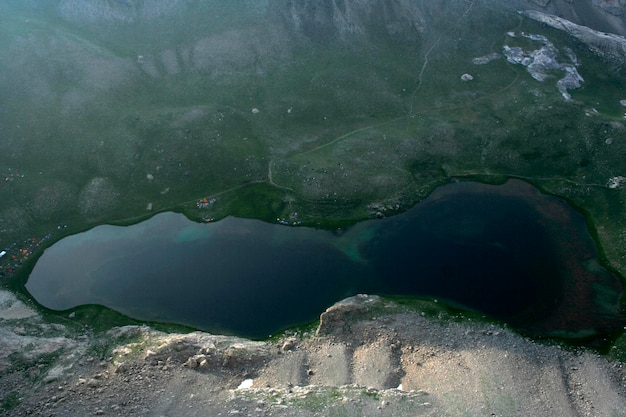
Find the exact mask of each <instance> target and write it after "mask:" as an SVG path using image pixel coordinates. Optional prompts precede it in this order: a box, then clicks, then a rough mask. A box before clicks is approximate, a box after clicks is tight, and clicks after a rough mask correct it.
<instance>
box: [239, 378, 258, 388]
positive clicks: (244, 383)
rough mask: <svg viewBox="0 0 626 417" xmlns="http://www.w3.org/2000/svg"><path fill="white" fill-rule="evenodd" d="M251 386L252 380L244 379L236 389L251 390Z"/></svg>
mask: <svg viewBox="0 0 626 417" xmlns="http://www.w3.org/2000/svg"><path fill="white" fill-rule="evenodd" d="M252 384H254V380H252V379H250V378H248V379H244V380H243V381H242V382H241V384H239V386H238V387H237V389H250V388H252Z"/></svg>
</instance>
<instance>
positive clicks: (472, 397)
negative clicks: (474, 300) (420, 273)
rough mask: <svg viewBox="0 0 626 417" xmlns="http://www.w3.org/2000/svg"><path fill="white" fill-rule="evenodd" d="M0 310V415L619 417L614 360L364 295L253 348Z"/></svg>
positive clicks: (623, 403)
mask: <svg viewBox="0 0 626 417" xmlns="http://www.w3.org/2000/svg"><path fill="white" fill-rule="evenodd" d="M0 306H1V307H2V310H1V312H0V320H1V327H0V332H1V333H2V334H1V335H0V345H1V346H0V352H2V354H0V376H1V377H0V401H1V403H2V406H3V413H0V415H6V416H24V415H38V416H39V415H40V416H88V415H125V416H220V415H221V416H238V415H242V416H352V415H354V416H363V415H367V416H462V415H468V416H476V415H497V416H530V415H532V416H544V415H545V416H548V415H551V416H556V415H558V416H620V415H626V393H625V392H624V391H625V390H624V384H625V383H626V372H625V371H624V368H623V364H621V363H617V362H610V361H608V360H606V359H605V358H603V357H601V356H599V355H597V354H595V353H592V352H590V351H586V350H570V349H564V348H561V347H559V346H557V345H546V344H538V343H535V342H533V341H531V340H529V339H526V338H523V337H520V336H519V335H517V334H515V333H513V332H511V331H509V330H507V329H505V328H502V327H499V326H496V325H492V324H485V323H478V322H473V321H468V320H467V319H466V320H463V321H461V320H458V319H457V318H455V317H454V316H450V315H449V314H448V313H444V312H440V313H439V316H438V317H436V316H435V317H433V316H432V310H431V312H430V313H429V314H426V313H424V312H420V311H416V310H415V309H408V308H405V307H401V306H398V305H396V304H394V303H391V302H389V301H385V300H382V299H380V298H378V297H376V296H366V295H361V296H356V297H352V298H349V299H346V300H344V301H342V302H340V303H337V304H336V305H334V306H333V307H331V308H329V309H328V310H327V311H326V312H324V313H323V314H322V316H321V320H320V324H319V326H318V328H317V329H316V330H310V331H300V332H292V333H288V334H285V335H284V336H282V337H280V338H277V339H275V340H271V341H267V342H255V341H250V340H245V339H238V338H234V337H227V336H216V335H210V334H206V333H202V332H194V333H190V334H165V333H161V332H158V331H155V330H153V329H151V328H149V327H136V326H127V327H122V328H115V329H113V330H111V331H109V332H107V333H106V334H104V335H100V336H94V335H89V334H78V335H77V334H75V332H74V331H70V330H69V328H66V327H65V326H63V325H58V324H50V323H46V322H45V321H44V320H43V319H42V318H41V317H39V316H38V315H37V314H36V313H35V312H33V311H32V310H30V309H29V308H28V307H26V306H25V305H23V304H22V303H21V302H20V301H17V300H16V299H15V298H14V297H13V296H12V295H10V294H9V293H2V299H1V300H0ZM442 311H443V310H442Z"/></svg>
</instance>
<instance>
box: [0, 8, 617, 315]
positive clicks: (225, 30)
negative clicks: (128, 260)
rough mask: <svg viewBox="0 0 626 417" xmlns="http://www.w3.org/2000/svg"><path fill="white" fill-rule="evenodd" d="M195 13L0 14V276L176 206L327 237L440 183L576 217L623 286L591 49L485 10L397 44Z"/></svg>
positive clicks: (609, 143) (605, 107)
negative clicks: (573, 63) (512, 52)
mask: <svg viewBox="0 0 626 417" xmlns="http://www.w3.org/2000/svg"><path fill="white" fill-rule="evenodd" d="M50 3H54V2H50ZM196 3H197V2H196ZM196 3H190V4H187V5H185V6H184V7H179V8H174V9H173V11H172V12H171V13H169V14H164V15H160V16H159V17H156V18H154V19H136V20H135V21H133V22H121V21H111V20H107V19H102V20H100V21H98V20H97V19H96V20H93V19H92V20H89V19H86V20H83V21H80V19H74V20H72V18H71V16H70V17H67V16H64V15H63V14H62V13H59V12H58V10H56V9H55V8H54V7H53V6H51V5H47V3H45V4H46V6H45V7H44V6H42V7H40V8H39V9H37V8H30V7H29V6H28V5H24V4H23V2H17V1H8V2H5V3H4V4H2V5H1V6H0V97H1V98H0V126H1V127H0V248H4V247H6V248H8V251H7V252H8V254H7V256H5V257H4V258H2V259H0V272H1V273H2V276H0V279H2V281H3V282H4V283H9V284H11V281H10V280H11V279H10V278H8V277H10V276H14V274H15V272H16V271H17V272H18V274H19V273H20V272H21V273H22V274H23V275H22V279H21V280H20V282H22V283H23V281H24V280H23V278H25V276H26V274H27V271H28V270H29V268H31V267H32V262H33V260H34V259H36V257H37V255H38V254H39V253H40V252H41V250H42V248H44V247H45V246H46V245H48V244H50V243H52V242H53V241H55V240H57V239H60V238H61V237H63V236H64V235H67V234H69V233H75V232H77V231H80V230H85V229H86V228H89V227H92V226H94V225H97V224H100V223H118V224H129V223H133V222H137V221H140V220H143V219H145V218H146V217H148V216H151V215H153V214H154V213H156V212H160V211H166V210H175V211H182V212H183V213H185V214H186V215H187V216H188V217H189V218H191V219H194V220H197V221H213V220H219V219H220V218H223V217H225V216H228V215H236V216H242V217H254V218H259V219H263V220H266V221H276V219H289V218H290V216H293V213H298V218H297V220H298V221H299V222H301V224H303V225H310V226H315V227H321V228H337V227H343V226H346V225H349V224H352V223H354V222H357V221H359V220H362V219H365V218H368V217H371V216H373V215H374V214H375V213H376V211H377V210H375V209H372V207H374V206H376V207H378V206H381V205H382V206H384V207H386V208H388V210H387V211H386V214H393V213H397V212H399V211H402V210H405V209H407V208H409V207H411V206H412V205H414V204H416V203H417V202H419V201H420V200H421V199H423V198H424V197H426V196H427V195H428V194H429V193H430V192H431V191H432V190H433V189H434V188H435V187H437V186H439V185H441V184H444V183H446V182H449V181H454V180H457V179H467V180H478V181H486V182H502V181H504V180H505V179H506V178H510V177H515V178H521V179H525V180H527V181H529V182H532V183H533V184H535V185H537V186H539V187H540V188H541V189H543V190H544V191H545V192H547V193H551V194H554V195H557V196H561V197H563V198H566V199H567V200H568V201H570V202H571V203H572V204H574V205H575V206H576V207H578V208H580V209H581V211H583V212H584V213H585V214H586V216H587V218H588V220H589V226H590V228H591V229H592V231H593V233H594V234H595V237H596V239H597V241H598V243H599V245H600V248H601V250H602V254H603V260H604V261H605V262H606V264H607V265H608V266H610V267H612V268H613V269H614V270H615V271H617V272H618V273H620V274H621V275H624V273H626V217H625V216H624V198H625V197H626V196H625V193H626V191H625V190H626V189H625V188H622V187H621V183H620V186H617V187H615V188H611V187H609V186H608V184H609V180H610V179H611V178H615V177H621V176H622V175H626V162H625V161H624V159H623V158H622V157H621V155H624V154H625V151H626V149H625V147H626V127H625V125H624V118H623V114H624V107H622V106H621V105H620V104H619V100H620V99H624V98H626V97H620V96H619V95H618V94H619V92H623V91H626V81H625V78H624V77H623V74H622V73H621V72H620V71H623V70H621V69H619V68H615V67H613V66H612V65H611V64H610V63H607V62H604V61H602V60H600V59H599V58H598V57H597V56H595V55H594V54H593V53H591V52H590V51H589V49H588V48H587V47H586V46H585V45H582V44H580V43H578V42H577V41H575V40H573V39H571V38H568V37H566V36H565V35H564V34H562V33H561V32H559V31H557V30H554V29H550V28H547V27H544V26H542V25H539V24H538V23H536V22H533V21H530V20H527V19H524V18H522V17H520V16H519V15H517V14H515V13H513V12H510V11H504V10H500V9H498V8H497V7H496V6H493V5H491V3H489V2H485V3H482V2H473V3H476V4H474V6H473V8H468V4H467V3H466V2H462V1H459V2H457V1H450V2H445V4H444V5H441V6H439V5H438V6H437V8H436V9H437V10H425V12H424V16H427V17H426V18H425V21H424V22H421V24H423V25H424V27H422V28H421V30H416V31H415V33H412V34H404V35H403V36H402V37H401V39H400V38H399V39H395V38H393V37H389V36H386V35H385V36H377V35H378V32H377V31H378V30H380V28H379V27H373V28H372V29H371V31H370V32H366V33H365V35H363V36H360V35H357V34H353V35H351V36H348V38H345V39H343V40H341V39H339V38H338V39H337V40H335V41H330V42H326V43H324V42H321V43H320V42H318V41H316V40H315V39H312V38H310V37H307V36H306V34H302V33H299V32H298V31H297V30H296V29H294V28H293V27H292V26H290V24H289V22H287V23H285V17H284V16H277V15H276V14H275V13H274V11H273V9H272V8H271V7H270V6H267V8H266V9H264V8H263V7H262V6H259V7H252V6H251V5H250V4H248V2H245V1H233V2H226V3H225V2H212V1H209V2H200V3H198V4H196ZM42 4H44V3H42ZM194 7H197V9H194ZM421 7H424V8H426V9H427V8H429V7H432V6H430V5H428V4H425V5H423V6H421ZM365 29H367V27H365ZM509 31H513V32H515V33H517V34H519V33H521V32H525V33H534V34H542V35H545V36H547V37H548V38H549V39H550V41H551V42H552V43H554V45H555V46H556V47H557V48H558V49H559V51H561V55H559V58H558V59H560V60H561V61H567V58H566V56H567V55H566V52H565V51H566V50H567V48H569V49H571V50H572V51H573V52H574V53H575V55H576V56H577V58H578V61H579V62H581V65H580V66H579V67H578V70H579V72H580V74H581V75H582V77H583V78H584V79H585V82H584V83H583V87H582V88H581V89H578V90H571V91H570V93H571V94H572V97H573V100H572V101H565V100H564V99H563V97H562V96H561V94H560V92H559V91H558V89H557V87H556V81H557V80H558V77H559V76H560V75H559V74H558V73H556V72H555V73H554V74H553V75H554V78H548V79H547V80H545V81H543V82H539V81H537V80H535V79H533V78H532V77H531V76H530V74H529V73H528V72H527V71H526V69H525V68H523V67H521V66H518V65H514V64H511V63H509V62H507V61H506V59H505V58H504V57H503V56H502V49H503V47H504V45H509V46H521V47H523V48H530V49H533V48H539V47H540V46H541V43H538V42H537V41H532V40H530V39H527V38H523V37H520V36H517V37H515V38H513V37H510V36H508V35H507V32H509ZM490 54H496V56H497V57H496V58H494V59H493V60H492V61H491V62H488V63H485V64H481V65H478V64H474V63H472V60H473V59H474V58H478V57H484V56H488V55H490ZM464 73H469V74H471V75H472V77H473V80H472V81H466V82H464V81H462V80H461V75H462V74H464ZM210 197H213V198H215V202H214V203H213V204H212V205H211V206H210V207H207V208H199V207H198V205H197V204H196V203H197V202H198V201H199V200H200V199H202V198H210ZM11 285H13V284H11ZM83 313H84V314H86V315H87V316H89V317H91V316H90V315H89V314H87V313H88V310H84V311H81V312H80V314H83ZM77 314H79V313H77ZM109 319H110V318H107V319H106V320H105V321H108V320H109ZM111 320H113V321H114V322H117V319H111Z"/></svg>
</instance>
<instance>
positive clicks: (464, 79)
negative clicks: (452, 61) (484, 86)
mask: <svg viewBox="0 0 626 417" xmlns="http://www.w3.org/2000/svg"><path fill="white" fill-rule="evenodd" d="M473 79H474V77H472V76H471V75H470V74H467V73H465V74H463V75H461V80H463V81H472V80H473Z"/></svg>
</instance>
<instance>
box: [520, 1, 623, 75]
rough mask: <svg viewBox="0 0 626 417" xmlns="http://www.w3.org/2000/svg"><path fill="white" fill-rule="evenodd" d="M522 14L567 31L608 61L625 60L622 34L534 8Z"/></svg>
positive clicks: (620, 62)
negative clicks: (612, 32)
mask: <svg viewBox="0 0 626 417" xmlns="http://www.w3.org/2000/svg"><path fill="white" fill-rule="evenodd" d="M524 15H525V16H527V17H529V18H531V19H534V20H537V21H538V22H542V23H545V24H547V25H549V26H552V27H554V28H556V29H559V30H562V31H564V32H566V33H568V34H569V35H571V36H573V37H575V38H576V39H578V40H579V41H581V42H583V43H584V44H586V45H587V46H589V48H591V49H592V50H593V51H594V52H596V53H597V54H598V55H600V56H602V57H604V58H606V59H609V60H610V61H613V62H616V63H618V64H623V63H625V62H626V38H624V37H623V36H619V35H615V34H610V33H604V32H599V31H596V30H593V29H590V28H588V27H585V26H581V25H577V24H575V23H572V22H570V21H568V20H566V19H563V18H560V17H558V16H553V15H548V14H545V13H542V12H539V11H536V10H528V11H525V12H524Z"/></svg>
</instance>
